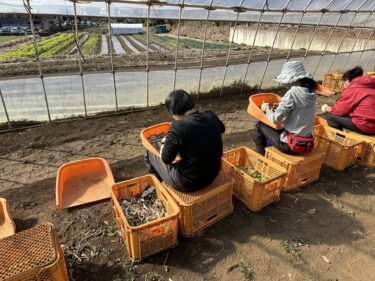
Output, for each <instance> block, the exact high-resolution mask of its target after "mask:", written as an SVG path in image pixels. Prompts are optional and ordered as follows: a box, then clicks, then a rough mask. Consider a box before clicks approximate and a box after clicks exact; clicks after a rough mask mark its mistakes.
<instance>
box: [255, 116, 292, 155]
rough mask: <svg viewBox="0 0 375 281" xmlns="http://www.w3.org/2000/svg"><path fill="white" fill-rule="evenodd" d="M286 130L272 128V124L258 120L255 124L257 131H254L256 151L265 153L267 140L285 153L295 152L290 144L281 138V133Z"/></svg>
mask: <svg viewBox="0 0 375 281" xmlns="http://www.w3.org/2000/svg"><path fill="white" fill-rule="evenodd" d="M283 131H284V130H276V129H274V128H271V127H270V126H268V125H266V124H264V123H262V122H258V123H257V124H256V125H255V132H254V142H255V146H256V151H257V152H258V153H259V154H261V155H264V154H265V152H266V151H265V148H266V147H267V140H268V141H269V142H270V143H271V145H272V146H274V147H276V148H277V149H278V150H280V151H281V152H283V153H287V154H292V155H293V154H295V153H294V152H293V151H292V150H291V149H290V147H289V145H288V144H287V143H285V142H282V141H281V140H280V135H281V133H282V132H283Z"/></svg>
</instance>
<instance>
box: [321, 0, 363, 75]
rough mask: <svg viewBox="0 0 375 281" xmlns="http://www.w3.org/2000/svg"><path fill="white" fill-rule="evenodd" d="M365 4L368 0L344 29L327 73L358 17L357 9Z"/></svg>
mask: <svg viewBox="0 0 375 281" xmlns="http://www.w3.org/2000/svg"><path fill="white" fill-rule="evenodd" d="M367 2H368V0H365V1H364V2H363V3H362V4H361V6H360V7H359V8H358V10H357V12H356V13H355V14H354V17H353V18H352V20H351V22H350V24H349V25H348V26H347V28H346V29H345V33H344V36H343V37H342V38H341V41H340V44H339V47H338V48H337V50H336V52H335V56H334V57H333V60H332V62H331V64H330V66H329V69H328V73H330V72H331V69H332V66H333V64H334V62H335V60H336V57H337V54H338V53H339V51H340V49H341V47H342V43H343V42H344V41H345V39H346V36H347V35H348V31H349V29H350V28H351V26H352V25H353V22H354V19H355V18H356V17H357V15H358V12H359V9H361V8H362V7H363V5H365V4H366V3H367ZM353 48H354V46H353ZM352 51H353V49H352V50H350V52H349V54H350V53H351V52H352ZM348 58H349V56H348Z"/></svg>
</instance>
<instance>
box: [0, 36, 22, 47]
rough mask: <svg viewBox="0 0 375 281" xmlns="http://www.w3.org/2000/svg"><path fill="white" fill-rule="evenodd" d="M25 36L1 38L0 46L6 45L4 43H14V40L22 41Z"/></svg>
mask: <svg viewBox="0 0 375 281" xmlns="http://www.w3.org/2000/svg"><path fill="white" fill-rule="evenodd" d="M22 37H23V36H22V35H21V36H20V35H6V36H0V45H1V44H4V43H7V42H10V41H13V40H17V39H20V38H22Z"/></svg>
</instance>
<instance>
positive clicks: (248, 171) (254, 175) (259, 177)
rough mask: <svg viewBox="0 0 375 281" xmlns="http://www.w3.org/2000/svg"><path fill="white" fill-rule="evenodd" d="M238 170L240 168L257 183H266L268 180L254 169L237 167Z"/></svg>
mask: <svg viewBox="0 0 375 281" xmlns="http://www.w3.org/2000/svg"><path fill="white" fill-rule="evenodd" d="M237 168H239V169H240V170H241V171H242V172H244V173H246V174H248V175H249V176H250V177H252V178H254V179H255V180H256V181H264V180H266V179H267V178H266V177H265V176H264V175H262V174H261V173H259V172H258V171H257V170H255V169H252V168H250V167H248V166H241V167H240V166H237Z"/></svg>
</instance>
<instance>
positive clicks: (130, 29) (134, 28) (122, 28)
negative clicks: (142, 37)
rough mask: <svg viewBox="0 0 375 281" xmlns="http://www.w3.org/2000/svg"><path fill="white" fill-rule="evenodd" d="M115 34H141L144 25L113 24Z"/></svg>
mask: <svg viewBox="0 0 375 281" xmlns="http://www.w3.org/2000/svg"><path fill="white" fill-rule="evenodd" d="M111 28H112V33H113V34H141V33H143V25H142V24H141V23H111Z"/></svg>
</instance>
